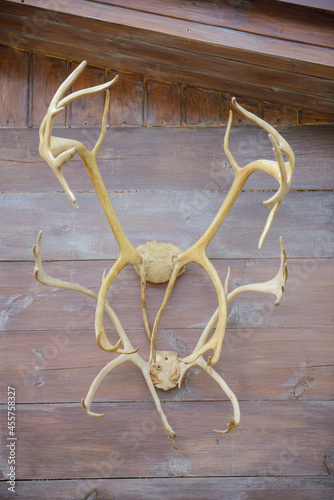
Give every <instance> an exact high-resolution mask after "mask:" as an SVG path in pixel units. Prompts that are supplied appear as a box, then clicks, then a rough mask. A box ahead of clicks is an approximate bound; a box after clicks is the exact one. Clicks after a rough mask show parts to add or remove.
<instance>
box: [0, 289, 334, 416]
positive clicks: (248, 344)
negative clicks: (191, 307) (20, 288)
mask: <svg viewBox="0 0 334 500" xmlns="http://www.w3.org/2000/svg"><path fill="white" fill-rule="evenodd" d="M35 300H38V299H37V298H35ZM50 309H51V307H50ZM280 312H281V314H282V315H284V312H285V311H284V308H282V310H281V311H280ZM64 314H66V313H64ZM21 317H22V318H24V317H26V324H25V326H26V328H27V327H31V326H32V325H31V323H30V322H29V317H28V316H26V315H25V314H24V313H22V312H21ZM120 317H121V318H122V319H123V317H124V315H123V314H120ZM67 319H68V323H69V324H70V323H71V317H70V315H68V318H67ZM137 319H138V326H139V324H140V316H138V317H137ZM50 321H51V318H50ZM74 323H75V322H74V321H73V322H72V324H73V329H71V328H70V326H67V327H66V326H65V327H64V328H63V329H62V330H52V327H53V326H54V325H53V324H52V323H51V322H50V323H49V325H47V324H46V325H45V328H44V329H43V330H39V331H37V330H32V331H29V330H25V331H9V332H2V334H1V340H0V345H1V352H2V353H3V354H2V359H1V363H0V374H1V380H2V383H3V384H4V386H7V385H10V386H15V387H18V388H19V401H20V402H21V403H58V402H59V401H62V402H67V403H72V402H80V400H81V398H82V397H84V396H85V395H86V393H87V391H88V388H89V387H90V385H91V383H92V381H93V380H94V378H95V376H96V375H97V374H98V373H99V371H100V370H101V369H102V368H103V367H104V366H105V365H106V364H107V363H108V362H109V361H110V360H111V359H113V358H114V357H115V355H112V354H108V353H106V352H104V351H102V350H101V349H98V347H97V345H96V342H95V335H94V331H93V322H92V321H91V322H90V323H91V328H90V329H87V330H83V329H79V328H78V327H79V325H75V324H74ZM88 324H89V322H88V321H87V326H88ZM38 326H40V325H38ZM9 328H10V325H9ZM201 332H202V330H199V329H195V328H189V329H182V330H181V329H177V328H169V329H166V330H165V329H162V330H160V331H159V334H158V346H159V349H163V350H172V351H175V352H177V353H178V354H179V355H180V356H181V357H183V356H186V355H188V354H189V353H190V352H192V350H193V349H194V347H195V345H196V342H197V340H198V338H199V336H200V334H201ZM127 333H128V336H129V338H130V339H131V342H132V344H133V345H134V346H136V347H139V354H140V356H142V357H143V358H144V359H145V360H148V357H149V344H148V341H147V338H146V336H145V332H144V331H143V329H137V330H127ZM333 333H334V332H333V328H330V327H329V328H323V327H313V328H280V329H279V328H271V329H268V328H255V327H254V328H246V329H235V328H230V329H228V330H227V332H226V337H225V340H224V345H223V353H222V357H221V360H220V361H219V362H218V363H217V365H215V370H216V371H217V372H218V373H219V374H220V375H221V376H222V377H224V379H225V381H226V382H227V383H228V385H229V386H230V387H231V388H232V390H233V392H234V393H235V394H236V396H237V398H238V399H239V401H254V400H256V401H261V400H262V401H275V400H276V401H289V400H290V401H297V400H298V401H322V400H326V401H327V400H334V390H333V384H332V380H333V376H334V364H333V359H332V352H333V347H334V346H333ZM109 335H110V338H111V339H112V341H114V339H116V335H115V334H114V333H113V332H110V331H109ZM14 352H15V359H13V353H14ZM240 367H242V370H241V369H240ZM134 381H135V383H134ZM158 393H159V397H161V399H163V400H164V401H201V400H220V401H221V400H227V401H228V399H227V397H226V396H225V394H224V393H223V392H222V390H221V389H220V388H219V386H218V385H217V384H215V382H214V381H213V380H212V379H210V378H209V377H208V375H207V374H206V373H204V371H203V370H200V369H199V368H193V369H191V370H190V371H189V372H188V374H187V378H186V383H185V382H184V383H183V384H182V386H181V389H178V388H175V389H172V390H169V391H167V392H163V391H158ZM151 399H152V398H151V396H150V394H149V392H148V389H147V385H146V383H145V381H144V378H143V377H142V376H141V374H140V372H139V371H138V368H137V367H135V366H134V365H133V364H132V363H126V364H123V365H121V366H120V367H118V368H117V369H115V370H114V371H113V372H112V373H111V374H110V375H108V377H107V379H106V380H105V381H104V382H102V384H101V386H100V387H99V389H98V391H97V393H96V396H95V397H94V403H93V411H94V406H95V405H96V404H98V403H99V402H108V401H114V402H121V401H151ZM0 401H1V404H5V403H6V394H5V393H3V394H1V396H0Z"/></svg>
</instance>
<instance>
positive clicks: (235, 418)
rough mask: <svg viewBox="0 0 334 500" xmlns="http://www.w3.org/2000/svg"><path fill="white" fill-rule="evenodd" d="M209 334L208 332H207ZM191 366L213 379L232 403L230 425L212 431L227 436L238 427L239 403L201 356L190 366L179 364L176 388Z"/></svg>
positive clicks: (223, 381)
mask: <svg viewBox="0 0 334 500" xmlns="http://www.w3.org/2000/svg"><path fill="white" fill-rule="evenodd" d="M209 333H210V332H209ZM193 366H199V367H200V368H203V370H205V371H206V373H207V374H208V375H209V376H210V377H211V378H213V379H214V380H215V381H216V382H217V384H218V385H219V386H220V387H221V389H222V390H223V392H224V393H225V394H226V396H227V397H228V398H229V400H230V401H231V403H232V407H233V417H232V418H231V421H230V423H229V424H228V425H227V429H225V430H223V431H221V430H216V429H214V432H216V433H217V434H227V433H228V432H230V431H232V430H233V429H235V428H236V427H238V425H239V423H240V407H239V402H238V399H237V397H236V395H235V394H234V392H233V391H232V390H231V389H230V387H229V386H228V385H227V383H226V382H225V380H224V379H223V377H221V376H220V375H219V374H218V373H217V372H216V371H215V370H214V369H213V368H212V367H211V366H209V365H208V363H207V362H206V361H205V359H204V358H203V356H200V357H199V358H198V359H196V361H193V362H192V363H190V364H185V363H183V362H180V376H179V380H178V386H179V388H180V386H181V382H182V380H183V378H184V376H185V374H186V373H187V371H189V370H190V368H192V367H193Z"/></svg>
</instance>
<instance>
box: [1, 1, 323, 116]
mask: <svg viewBox="0 0 334 500" xmlns="http://www.w3.org/2000/svg"><path fill="white" fill-rule="evenodd" d="M33 3H34V5H35V6H37V5H38V6H39V7H42V8H43V9H47V8H48V7H49V8H51V9H52V8H54V4H48V2H43V3H42V2H37V1H34V2H33ZM1 5H2V10H3V16H4V19H5V22H6V27H7V30H6V31H3V32H0V40H1V42H2V43H5V44H8V43H10V42H9V39H13V38H15V40H17V46H19V47H22V48H27V47H29V48H30V50H37V51H38V50H39V48H38V47H39V46H40V44H41V43H43V47H44V50H45V52H47V53H48V54H52V55H58V54H59V53H63V54H64V55H65V57H67V58H69V59H72V60H73V59H74V60H79V59H80V58H82V52H83V51H84V52H85V57H86V58H87V59H88V61H89V63H91V64H98V65H101V66H109V67H110V66H111V67H112V68H114V69H117V70H119V71H125V72H133V73H141V74H143V73H144V74H146V75H148V76H150V77H152V78H155V79H157V78H158V79H162V80H169V81H170V80H171V81H176V82H177V83H186V84H190V85H193V86H198V87H203V88H209V89H212V90H222V88H223V89H224V90H226V91H231V92H232V91H235V88H236V87H235V86H236V85H237V87H238V93H239V94H241V95H248V96H249V97H255V98H261V99H262V100H267V101H271V100H273V101H274V102H280V103H285V104H288V105H291V106H299V107H302V106H305V105H306V104H307V106H306V107H308V108H309V109H314V110H320V109H321V110H322V111H323V112H328V111H329V112H332V111H333V108H332V106H333V105H332V95H333V74H332V68H331V61H332V57H333V56H332V49H329V48H327V47H319V46H316V45H312V44H305V43H300V42H289V41H287V40H281V39H276V38H270V37H263V36H261V35H257V34H253V33H247V35H246V34H245V33H242V32H240V31H238V30H233V29H231V30H226V29H225V28H221V27H218V26H207V25H205V24H201V23H197V22H185V21H184V20H181V19H175V18H168V17H165V16H159V15H156V14H150V13H147V12H139V11H132V10H129V9H124V8H121V7H117V6H108V5H104V4H96V3H92V2H87V1H84V0H76V2H73V3H71V5H70V6H67V5H66V6H65V7H64V9H62V10H63V12H62V13H57V14H55V13H51V12H50V13H49V14H48V22H47V23H46V25H43V26H42V28H41V29H40V30H39V31H38V41H37V40H36V34H35V33H28V34H26V35H25V37H22V23H23V22H24V21H25V20H26V16H29V15H30V16H33V15H34V14H36V9H35V8H30V7H29V6H27V5H25V6H24V7H22V5H21V4H19V3H17V4H16V2H6V3H2V4H1ZM22 8H24V15H23V11H22ZM37 12H43V13H44V12H45V10H41V11H40V10H39V9H37ZM46 12H49V11H46ZM80 12H81V13H82V14H81V15H80ZM115 18H116V19H117V24H116V23H115ZM100 19H103V20H104V21H103V22H102V21H100ZM110 22H111V23H114V24H110ZM188 30H189V31H188ZM96 32H99V33H100V34H101V38H100V39H98V38H97V37H96ZM222 33H223V34H224V36H223V37H222ZM20 35H21V37H20ZM120 41H121V43H120ZM222 41H223V45H222ZM188 45H190V47H188ZM189 49H190V50H189ZM250 55H251V57H250ZM199 67H200V69H201V71H199V70H198V68H199Z"/></svg>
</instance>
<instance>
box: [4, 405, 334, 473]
mask: <svg viewBox="0 0 334 500" xmlns="http://www.w3.org/2000/svg"><path fill="white" fill-rule="evenodd" d="M163 406H164V410H165V412H166V415H167V418H168V419H169V421H170V423H171V425H172V427H173V428H174V430H175V432H176V433H177V436H178V437H177V441H176V443H177V445H178V450H174V449H173V447H172V446H171V445H170V443H169V440H168V437H167V436H166V435H165V433H164V431H163V427H162V424H161V421H160V417H159V415H158V413H157V412H156V410H155V408H154V403H153V402H152V403H146V402H138V403H134V402H124V403H103V404H102V403H101V404H98V405H96V410H97V411H100V412H102V413H105V417H104V418H99V419H94V418H93V417H89V416H88V415H87V414H86V413H85V412H84V410H83V409H82V407H81V404H80V403H78V404H65V403H60V404H40V405H30V404H27V405H18V407H17V416H18V421H19V423H20V437H21V441H20V452H19V453H20V467H19V468H18V478H19V479H26V478H30V479H57V478H59V477H61V478H64V479H71V478H78V479H79V478H96V477H102V478H104V477H119V478H122V477H123V478H124V477H129V478H133V477H169V476H174V477H175V476H176V477H177V476H197V477H199V476H240V475H247V476H269V475H270V476H282V475H285V476H303V475H306V476H308V475H310V474H313V475H318V476H325V477H326V476H327V475H328V469H327V468H326V465H325V459H326V457H327V455H328V453H329V452H330V451H331V450H332V449H333V445H334V435H333V422H332V415H333V409H334V408H333V407H334V402H333V401H331V402H330V401H319V402H316V401H297V402H296V401H290V402H274V401H253V402H241V403H240V406H241V412H242V415H243V420H242V424H241V425H240V427H239V429H238V430H236V432H233V433H229V434H227V435H225V436H221V435H218V434H216V433H214V432H213V429H214V428H218V429H219V428H225V425H226V423H227V422H228V421H229V420H230V416H231V408H230V403H229V402H227V401H222V402H219V403H218V404H217V403H216V402H211V401H206V402H203V401H198V402H184V401H182V402H165V403H163ZM4 411H6V408H4V407H3V406H2V407H1V411H0V413H1V418H2V419H3V412H4ZM310 428H312V432H310ZM310 450H312V452H311V453H310ZM134 457H136V458H135V459H134ZM241 457H242V459H241ZM130 464H131V466H129V465H130Z"/></svg>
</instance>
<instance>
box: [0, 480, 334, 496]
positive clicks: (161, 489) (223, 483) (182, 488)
mask: <svg viewBox="0 0 334 500" xmlns="http://www.w3.org/2000/svg"><path fill="white" fill-rule="evenodd" d="M0 487H1V483H0ZM18 491H19V492H20V494H21V495H22V496H23V497H24V498H25V500H36V498H50V497H52V495H54V494H55V491H57V492H59V493H58V494H59V497H60V498H61V499H62V500H73V492H75V494H76V495H77V498H82V499H85V500H107V499H110V496H111V495H113V497H111V498H115V499H117V500H119V499H127V500H156V499H157V498H159V499H161V500H170V495H171V492H173V499H174V500H189V498H192V499H193V500H221V499H222V494H223V495H224V497H223V498H224V500H242V499H244V498H247V500H267V499H268V496H270V498H274V499H275V500H286V499H287V498H293V499H294V500H331V499H332V495H333V480H332V478H324V477H321V478H319V477H307V476H304V477H302V478H301V477H295V478H288V477H248V478H241V477H240V478H227V477H209V478H204V477H201V478H189V477H182V478H173V477H170V478H157V479H79V480H70V481H61V480H58V481H57V480H53V481H20V482H19V483H18Z"/></svg>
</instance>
